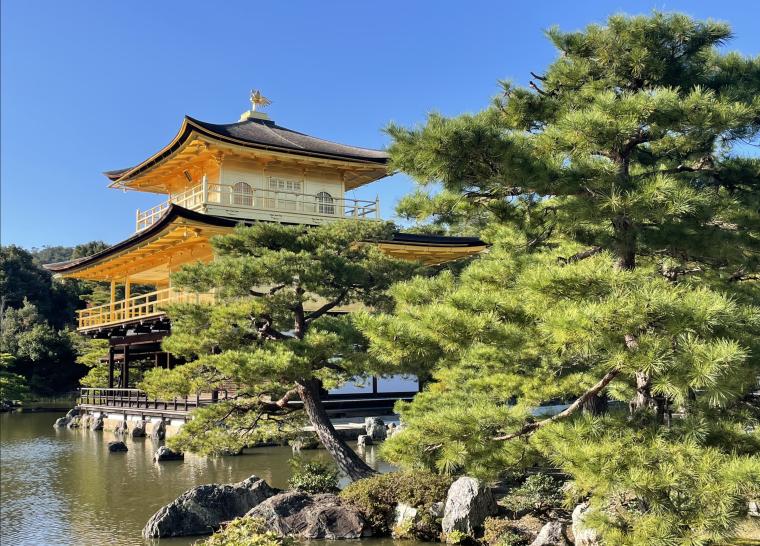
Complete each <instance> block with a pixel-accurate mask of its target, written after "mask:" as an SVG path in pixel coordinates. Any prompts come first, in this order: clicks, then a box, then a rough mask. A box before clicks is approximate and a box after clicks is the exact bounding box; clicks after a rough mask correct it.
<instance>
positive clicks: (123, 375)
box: [121, 345, 129, 389]
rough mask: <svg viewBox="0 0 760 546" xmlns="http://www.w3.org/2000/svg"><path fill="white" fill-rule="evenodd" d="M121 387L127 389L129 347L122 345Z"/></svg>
mask: <svg viewBox="0 0 760 546" xmlns="http://www.w3.org/2000/svg"><path fill="white" fill-rule="evenodd" d="M121 365H122V371H121V387H122V388H123V389H128V388H129V345H124V362H122V364H121Z"/></svg>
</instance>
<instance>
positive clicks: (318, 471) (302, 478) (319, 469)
mask: <svg viewBox="0 0 760 546" xmlns="http://www.w3.org/2000/svg"><path fill="white" fill-rule="evenodd" d="M290 468H291V475H290V479H289V480H288V485H289V486H290V487H291V488H292V489H299V490H300V491H305V492H306V493H311V494H316V493H336V492H337V491H338V470H337V469H336V468H335V466H333V465H331V464H327V463H323V462H320V461H308V462H307V461H304V460H303V459H301V458H300V457H293V458H292V459H290Z"/></svg>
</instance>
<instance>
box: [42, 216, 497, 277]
mask: <svg viewBox="0 0 760 546" xmlns="http://www.w3.org/2000/svg"><path fill="white" fill-rule="evenodd" d="M176 218H185V219H187V220H194V221H196V222H203V223H205V224H208V225H212V226H224V227H233V226H235V225H237V224H240V223H245V222H241V221H240V220H233V219H231V218H224V217H222V216H212V215H210V214H203V213H200V212H194V211H192V210H188V209H186V208H183V207H180V206H177V205H175V204H172V205H170V206H169V208H168V209H167V210H166V212H165V213H164V215H163V216H161V218H160V219H159V220H158V221H157V222H156V223H155V224H153V225H152V226H150V227H149V228H147V229H144V230H143V231H139V232H137V233H135V234H134V235H132V236H131V237H129V238H128V239H124V240H123V241H121V242H119V243H116V244H115V245H113V246H110V247H108V248H106V249H103V250H101V251H100V252H97V253H95V254H93V255H92V256H85V257H83V258H77V259H75V260H69V261H67V262H56V263H52V264H45V265H44V266H43V267H44V268H45V269H47V270H49V271H52V272H54V273H70V272H73V271H75V270H77V269H79V268H81V267H85V266H87V265H89V264H91V263H93V262H96V261H98V260H101V259H103V258H106V257H108V256H111V255H113V254H115V253H117V252H119V251H121V250H125V249H128V248H129V247H131V246H133V245H135V244H138V243H140V242H142V241H145V240H146V239H150V238H151V237H152V236H153V235H155V234H156V233H158V232H160V231H161V230H162V229H163V228H164V227H166V226H167V225H169V224H170V223H171V222H172V221H174V220H175V219H176ZM375 242H379V243H397V244H408V245H418V246H440V247H463V246H464V247H472V246H485V243H484V242H483V241H481V240H480V239H478V238H477V237H448V236H445V235H422V234H417V233H394V235H393V238H392V239H391V240H388V241H375Z"/></svg>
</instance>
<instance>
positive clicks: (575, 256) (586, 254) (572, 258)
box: [557, 246, 604, 265]
mask: <svg viewBox="0 0 760 546" xmlns="http://www.w3.org/2000/svg"><path fill="white" fill-rule="evenodd" d="M603 250H604V248H602V247H600V246H595V247H592V248H589V249H588V250H584V251H583V252H578V253H577V254H573V255H572V256H570V257H569V258H564V257H562V256H560V257H559V258H557V261H558V262H559V263H561V264H565V265H567V264H571V263H575V262H579V261H581V260H585V259H586V258H590V257H591V256H594V255H595V254H599V253H600V252H602V251H603Z"/></svg>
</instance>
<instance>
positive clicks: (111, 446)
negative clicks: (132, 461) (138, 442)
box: [108, 441, 128, 453]
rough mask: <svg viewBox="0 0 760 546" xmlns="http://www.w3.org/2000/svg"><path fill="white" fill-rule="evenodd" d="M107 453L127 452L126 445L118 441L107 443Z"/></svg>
mask: <svg viewBox="0 0 760 546" xmlns="http://www.w3.org/2000/svg"><path fill="white" fill-rule="evenodd" d="M108 451H109V452H110V453H120V452H122V451H128V449H127V444H125V443H124V442H120V441H113V442H108Z"/></svg>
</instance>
